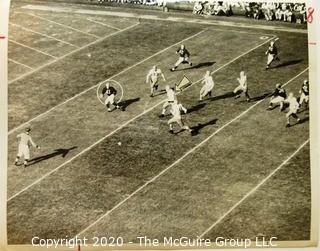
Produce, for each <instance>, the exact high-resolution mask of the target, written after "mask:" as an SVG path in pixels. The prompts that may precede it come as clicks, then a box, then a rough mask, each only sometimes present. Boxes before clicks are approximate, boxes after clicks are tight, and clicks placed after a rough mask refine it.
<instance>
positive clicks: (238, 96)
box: [233, 85, 242, 99]
mask: <svg viewBox="0 0 320 251" xmlns="http://www.w3.org/2000/svg"><path fill="white" fill-rule="evenodd" d="M241 92H242V87H241V85H239V86H237V87H236V88H235V89H234V90H233V94H234V95H235V97H234V98H235V99H237V98H240V97H241Z"/></svg>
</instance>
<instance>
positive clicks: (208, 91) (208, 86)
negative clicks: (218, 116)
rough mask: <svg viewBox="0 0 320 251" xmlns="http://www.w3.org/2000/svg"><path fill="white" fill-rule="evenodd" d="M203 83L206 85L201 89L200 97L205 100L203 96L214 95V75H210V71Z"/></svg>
mask: <svg viewBox="0 0 320 251" xmlns="http://www.w3.org/2000/svg"><path fill="white" fill-rule="evenodd" d="M201 83H203V84H204V85H203V87H202V88H201V90H200V98H199V100H200V101H201V100H203V98H204V97H206V96H207V95H209V96H210V97H211V95H212V89H213V87H214V82H213V79H212V76H211V75H210V71H207V72H206V74H205V75H204V77H203V80H202V82H201Z"/></svg>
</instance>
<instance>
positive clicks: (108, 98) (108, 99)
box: [104, 96, 111, 112]
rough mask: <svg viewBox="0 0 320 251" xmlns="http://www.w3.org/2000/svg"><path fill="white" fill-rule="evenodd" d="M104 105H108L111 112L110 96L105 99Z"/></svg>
mask: <svg viewBox="0 0 320 251" xmlns="http://www.w3.org/2000/svg"><path fill="white" fill-rule="evenodd" d="M104 105H105V106H106V107H107V109H108V112H111V108H110V96H107V98H106V99H105V101H104Z"/></svg>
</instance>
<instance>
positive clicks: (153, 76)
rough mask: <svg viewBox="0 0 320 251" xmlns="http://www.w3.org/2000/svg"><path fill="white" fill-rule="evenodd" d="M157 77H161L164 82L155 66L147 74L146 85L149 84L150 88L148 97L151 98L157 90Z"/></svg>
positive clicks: (160, 72)
mask: <svg viewBox="0 0 320 251" xmlns="http://www.w3.org/2000/svg"><path fill="white" fill-rule="evenodd" d="M159 76H161V77H162V79H163V81H166V79H165V77H164V75H163V73H162V71H161V70H160V69H159V68H158V67H157V66H156V65H155V66H153V67H152V69H151V70H150V71H149V72H148V74H147V79H146V83H147V84H148V83H149V84H150V88H151V94H150V97H153V95H154V92H155V91H156V90H157V89H158V86H159V84H158V81H159Z"/></svg>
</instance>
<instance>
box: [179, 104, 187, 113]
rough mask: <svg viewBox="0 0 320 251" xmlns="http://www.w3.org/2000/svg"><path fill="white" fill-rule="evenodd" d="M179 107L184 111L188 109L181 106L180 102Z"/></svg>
mask: <svg viewBox="0 0 320 251" xmlns="http://www.w3.org/2000/svg"><path fill="white" fill-rule="evenodd" d="M180 108H181V110H182V111H183V112H184V113H187V111H188V110H187V108H185V107H183V105H181V104H180Z"/></svg>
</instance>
